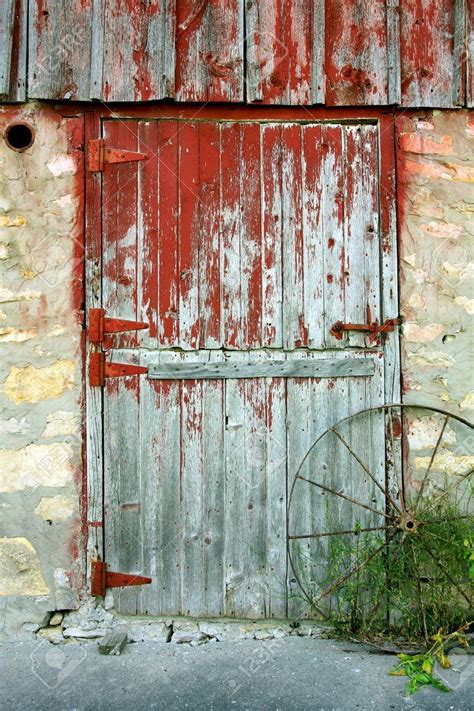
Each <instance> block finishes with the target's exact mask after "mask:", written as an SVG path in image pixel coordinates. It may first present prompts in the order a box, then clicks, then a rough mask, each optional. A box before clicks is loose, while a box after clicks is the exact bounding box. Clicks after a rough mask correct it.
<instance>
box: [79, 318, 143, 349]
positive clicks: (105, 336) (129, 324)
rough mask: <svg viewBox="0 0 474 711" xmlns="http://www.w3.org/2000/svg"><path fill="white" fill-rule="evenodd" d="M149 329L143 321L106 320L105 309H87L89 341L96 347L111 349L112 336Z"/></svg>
mask: <svg viewBox="0 0 474 711" xmlns="http://www.w3.org/2000/svg"><path fill="white" fill-rule="evenodd" d="M143 328H149V324H148V323H145V321H129V320H127V319H124V318H108V317H107V316H106V315H105V309H89V329H88V336H89V341H90V342H91V343H94V344H95V345H96V346H99V345H101V346H104V348H111V347H112V335H113V334H114V333H123V332H125V331H140V330H142V329H143Z"/></svg>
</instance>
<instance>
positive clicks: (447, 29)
mask: <svg viewBox="0 0 474 711" xmlns="http://www.w3.org/2000/svg"><path fill="white" fill-rule="evenodd" d="M455 6H456V12H455ZM457 8H458V3H457V2H456V3H454V2H453V0H438V1H437V2H428V3H427V2H425V1H424V0H405V2H403V3H402V4H401V7H400V10H401V13H400V53H401V74H402V106H423V107H431V106H433V107H440V108H449V107H451V106H453V105H455V104H454V103H453V88H454V93H455V95H456V97H455V100H456V103H457V101H458V99H459V91H460V90H459V88H456V87H459V81H460V80H459V79H458V78H456V74H457V73H458V72H462V67H461V66H460V65H459V61H457V64H456V63H455V57H457V59H458V60H459V54H460V52H461V54H462V50H459V47H458V48H457V49H456V51H455V48H454V35H455V22H454V19H455V14H456V15H457V14H458V11H457ZM463 33H464V22H463V23H462V25H458V30H457V33H456V34H457V38H456V41H457V42H459V39H460V34H462V35H463ZM462 46H463V47H464V40H463V41H462ZM463 93H464V91H463Z"/></svg>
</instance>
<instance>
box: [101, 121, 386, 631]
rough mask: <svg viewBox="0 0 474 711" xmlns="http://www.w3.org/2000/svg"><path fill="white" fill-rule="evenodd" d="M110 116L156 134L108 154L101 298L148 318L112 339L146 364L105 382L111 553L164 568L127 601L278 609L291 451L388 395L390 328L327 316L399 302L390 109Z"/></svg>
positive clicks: (122, 567)
mask: <svg viewBox="0 0 474 711" xmlns="http://www.w3.org/2000/svg"><path fill="white" fill-rule="evenodd" d="M102 131H103V134H102V135H103V138H104V139H105V146H106V147H107V146H111V147H116V148H120V149H123V150H129V151H142V152H143V153H146V154H147V158H146V159H144V160H142V161H139V162H136V161H132V162H125V163H120V164H105V166H104V169H103V173H102V274H103V277H102V302H103V307H104V308H105V310H106V313H107V315H108V316H117V317H120V318H126V319H138V320H143V321H147V322H148V323H149V324H150V327H149V330H147V331H139V332H137V333H136V334H135V333H132V334H125V335H123V336H120V337H116V338H115V343H114V348H113V349H112V350H111V351H110V354H109V359H110V360H112V361H115V362H127V363H140V364H141V365H144V366H148V373H147V374H146V375H141V376H131V377H126V378H120V379H110V380H107V382H106V386H105V390H104V408H103V418H104V466H105V479H104V482H105V483H104V491H105V551H106V560H107V562H108V564H109V566H110V568H111V569H113V570H118V571H121V572H134V573H142V574H144V575H149V576H151V577H152V578H153V583H152V584H151V585H147V586H143V587H134V588H129V589H126V590H124V591H122V592H121V593H120V594H117V596H116V604H118V607H119V608H120V609H122V610H123V611H129V612H137V613H150V614H179V613H181V614H187V615H196V616H219V615H234V616H240V617H252V618H256V617H264V616H267V617H269V616H277V617H285V616H286V615H287V614H289V607H288V605H289V603H288V599H287V593H288V590H289V589H291V579H290V578H291V574H290V573H289V571H288V563H287V550H286V506H287V494H288V488H289V486H291V481H292V477H293V476H294V473H295V471H296V468H297V467H298V464H299V462H300V461H301V458H302V456H303V455H304V453H305V451H306V450H307V448H308V447H309V446H310V444H311V443H312V441H313V440H314V439H315V438H316V436H318V435H319V434H320V433H321V432H323V431H324V430H325V429H326V428H327V427H328V426H330V425H331V424H332V423H334V422H336V421H338V420H339V419H340V418H342V417H344V416H347V415H348V414H350V413H352V412H357V411H359V410H361V409H363V408H367V407H370V406H373V405H377V404H380V403H383V402H384V400H385V399H386V398H387V395H386V392H387V388H386V386H385V385H384V378H385V381H386V372H387V368H386V355H385V356H384V342H383V339H382V338H380V337H377V334H375V335H374V333H367V332H361V331H358V330H347V331H346V330H343V329H340V328H339V329H338V328H337V327H336V328H334V324H336V323H337V322H342V323H344V324H347V323H349V324H372V325H373V326H374V328H376V327H377V324H380V323H382V322H383V320H384V319H386V318H388V317H393V316H396V314H395V313H385V312H384V311H385V310H386V309H384V307H383V288H382V287H383V285H382V274H383V273H384V270H385V273H384V274H383V278H384V279H386V278H390V279H392V280H393V279H394V278H395V274H394V273H392V274H390V269H391V267H390V265H391V264H393V263H394V260H393V259H391V260H388V261H387V262H384V260H383V256H382V246H381V244H382V239H381V226H380V214H381V194H383V192H384V191H386V190H387V189H388V188H387V185H386V184H385V185H384V184H381V181H380V157H379V154H380V144H379V126H378V124H377V122H376V121H371V122H359V123H357V122H356V123H350V122H347V123H340V124H337V123H328V122H321V123H317V122H313V123H308V122H297V121H292V122H290V121H281V122H277V121H273V122H268V121H267V122H265V121H256V120H255V121H254V120H246V121H231V120H224V121H222V120H221V121H217V120H206V119H203V120H196V119H194V120H188V121H184V120H183V121H179V120H174V119H166V120H153V119H149V120H138V119H127V120H112V119H107V120H104V122H103V124H102ZM382 212H383V211H382ZM384 264H385V266H383V265H384ZM387 265H388V266H387ZM387 270H388V271H387ZM394 288H396V286H395V287H394V283H393V282H392V284H391V286H390V294H391V297H390V298H392V300H393V295H394V293H395V294H396V291H394ZM390 338H391V343H392V346H391V348H392V352H394V350H393V338H394V336H393V334H392V335H391V336H390ZM384 373H385V376H384ZM381 439H382V441H379V442H377V443H374V447H375V448H377V447H378V453H377V452H376V453H375V455H374V456H375V457H379V458H380V456H383V453H382V450H383V437H382V438H381ZM350 476H351V472H350V468H348V471H347V477H348V478H350ZM290 604H291V603H290ZM290 612H291V609H290Z"/></svg>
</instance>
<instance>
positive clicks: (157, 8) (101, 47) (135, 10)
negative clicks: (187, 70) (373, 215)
mask: <svg viewBox="0 0 474 711" xmlns="http://www.w3.org/2000/svg"><path fill="white" fill-rule="evenodd" d="M89 1H90V0H89ZM175 4H176V0H162V1H161V2H156V0H152V1H151V2H146V3H124V2H123V1H122V0H94V5H95V7H94V14H95V21H96V22H97V21H99V23H100V24H99V25H98V26H97V25H96V26H95V27H94V41H93V43H92V44H93V51H94V53H95V54H93V55H92V62H91V67H92V68H93V70H94V72H95V74H94V77H93V79H94V80H93V82H92V86H91V97H90V98H93V99H102V100H103V101H149V100H156V99H164V98H168V97H170V98H172V97H174V64H175V50H174V47H175V43H174V37H175V21H176V9H175ZM99 18H100V19H99ZM96 63H97V67H95V66H94V65H95V64H96ZM98 67H100V68H101V70H102V71H101V73H100V74H99V71H98V69H97V68H98Z"/></svg>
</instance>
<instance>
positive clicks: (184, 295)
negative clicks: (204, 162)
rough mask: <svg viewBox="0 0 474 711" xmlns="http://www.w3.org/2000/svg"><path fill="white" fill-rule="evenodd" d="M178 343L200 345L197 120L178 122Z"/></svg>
mask: <svg viewBox="0 0 474 711" xmlns="http://www.w3.org/2000/svg"><path fill="white" fill-rule="evenodd" d="M178 137H179V182H178V190H179V217H178V225H179V227H178V229H179V232H178V253H179V345H180V347H181V348H184V349H189V348H199V270H200V250H199V236H200V218H201V204H200V202H201V201H200V198H199V163H200V155H199V124H197V123H184V124H182V125H181V126H179V134H178Z"/></svg>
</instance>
